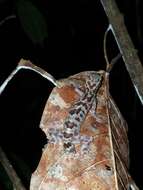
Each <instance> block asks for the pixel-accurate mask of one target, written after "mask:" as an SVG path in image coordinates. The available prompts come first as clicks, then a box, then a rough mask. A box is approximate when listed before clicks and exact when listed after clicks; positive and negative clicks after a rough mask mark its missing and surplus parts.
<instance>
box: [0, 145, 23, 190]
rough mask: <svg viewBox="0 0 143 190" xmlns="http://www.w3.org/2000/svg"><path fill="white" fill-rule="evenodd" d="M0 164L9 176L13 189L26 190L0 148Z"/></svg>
mask: <svg viewBox="0 0 143 190" xmlns="http://www.w3.org/2000/svg"><path fill="white" fill-rule="evenodd" d="M0 162H1V164H2V165H3V167H4V169H5V170H6V172H7V175H8V176H9V178H10V180H11V182H12V184H13V187H14V189H16V190H26V189H25V187H24V186H23V184H22V182H21V180H20V178H19V177H18V175H17V173H16V171H15V170H14V168H13V167H12V165H11V164H10V162H9V160H8V158H7V156H6V155H5V153H4V152H3V150H2V148H1V147H0Z"/></svg>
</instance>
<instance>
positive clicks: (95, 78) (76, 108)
mask: <svg viewBox="0 0 143 190" xmlns="http://www.w3.org/2000/svg"><path fill="white" fill-rule="evenodd" d="M101 81H102V75H101V74H100V73H97V72H94V71H93V72H92V71H91V72H87V78H86V80H85V86H84V89H85V91H84V93H83V95H82V97H81V98H79V100H77V101H76V102H75V103H74V104H73V106H72V107H71V109H70V110H69V114H68V116H67V118H66V119H65V122H64V127H63V147H64V151H65V152H66V153H75V152H76V150H75V145H74V143H73V138H74V137H75V136H78V135H79V133H80V127H81V124H82V123H83V121H84V120H85V118H86V115H87V113H88V112H89V110H90V109H91V106H92V104H93V102H94V101H96V94H97V91H98V89H99V87H100V85H101Z"/></svg>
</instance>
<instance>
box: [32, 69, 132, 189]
mask: <svg viewBox="0 0 143 190" xmlns="http://www.w3.org/2000/svg"><path fill="white" fill-rule="evenodd" d="M59 83H60V87H55V88H54V89H53V91H52V93H51V94H50V97H49V99H48V101H47V103H46V106H45V109H44V112H43V115H42V119H41V123H40V128H41V129H42V130H43V131H44V133H45V134H46V136H47V139H48V144H47V145H46V146H45V148H44V149H43V154H42V157H41V160H40V162H39V165H38V167H37V169H36V171H35V172H34V173H33V174H32V177H31V184H30V190H37V189H38V190H127V189H128V187H129V186H128V185H129V184H130V182H131V178H130V176H129V174H128V170H127V168H128V164H129V160H128V158H129V157H128V156H129V153H128V138H127V125H126V122H125V121H124V119H123V117H122V115H121V114H120V112H119V110H118V108H117V106H116V105H115V103H114V101H113V99H112V98H111V97H110V94H109V90H108V74H107V73H105V72H104V71H99V72H95V71H86V72H81V73H79V74H76V75H73V76H70V77H69V78H67V79H63V80H61V81H59ZM135 190H136V188H135Z"/></svg>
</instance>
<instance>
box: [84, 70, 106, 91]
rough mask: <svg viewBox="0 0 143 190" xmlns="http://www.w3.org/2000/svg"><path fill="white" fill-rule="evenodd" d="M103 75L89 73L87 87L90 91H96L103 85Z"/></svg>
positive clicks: (93, 72)
mask: <svg viewBox="0 0 143 190" xmlns="http://www.w3.org/2000/svg"><path fill="white" fill-rule="evenodd" d="M101 81H102V74H101V73H97V72H95V71H89V73H88V77H87V81H86V85H87V88H88V89H89V90H92V91H96V90H98V88H99V86H100V85H101Z"/></svg>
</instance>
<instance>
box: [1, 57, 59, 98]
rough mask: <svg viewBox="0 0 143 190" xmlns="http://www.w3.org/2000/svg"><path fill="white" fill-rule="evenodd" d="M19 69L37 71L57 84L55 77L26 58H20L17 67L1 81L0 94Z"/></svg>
mask: <svg viewBox="0 0 143 190" xmlns="http://www.w3.org/2000/svg"><path fill="white" fill-rule="evenodd" d="M20 69H29V70H33V71H35V72H37V73H38V74H40V75H41V76H42V77H44V78H46V79H47V80H49V81H50V82H52V83H53V84H54V85H55V86H59V83H58V82H57V81H56V79H55V78H54V77H53V76H52V75H50V74H49V73H47V72H46V71H44V70H43V69H41V68H40V67H37V66H36V65H34V64H32V63H31V62H30V61H28V60H24V59H21V60H20V62H19V63H18V65H17V67H16V68H15V69H14V71H12V73H11V74H10V75H9V76H8V78H7V79H6V80H5V81H4V82H3V84H2V85H1V86H0V95H1V93H2V92H3V91H4V89H5V87H6V86H7V84H8V83H9V82H10V81H11V79H12V78H13V77H14V76H15V74H16V73H17V72H18V71H19V70H20Z"/></svg>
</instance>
